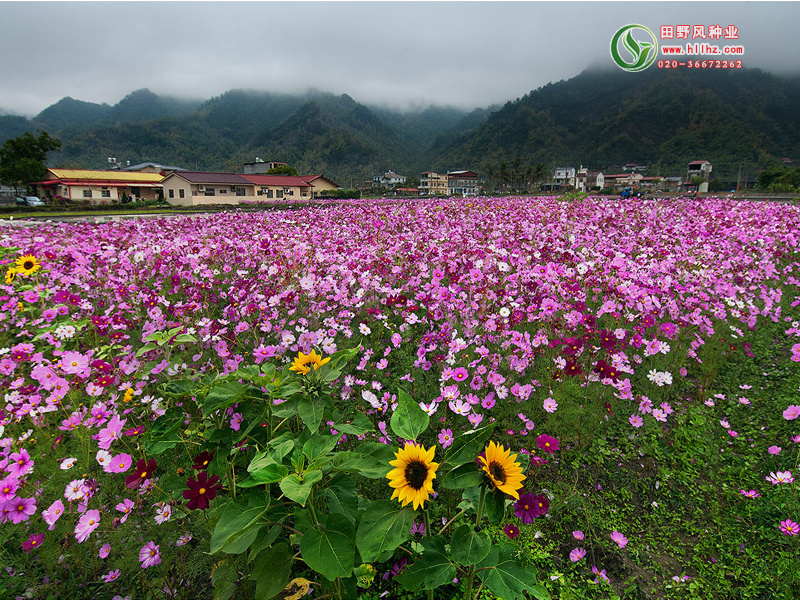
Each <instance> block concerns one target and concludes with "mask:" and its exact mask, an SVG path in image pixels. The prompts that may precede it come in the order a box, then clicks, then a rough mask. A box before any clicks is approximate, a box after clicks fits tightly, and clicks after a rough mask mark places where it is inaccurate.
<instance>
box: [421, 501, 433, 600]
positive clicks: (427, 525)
mask: <svg viewBox="0 0 800 600" xmlns="http://www.w3.org/2000/svg"><path fill="white" fill-rule="evenodd" d="M422 516H423V518H424V519H425V535H426V536H427V535H431V533H432V532H431V520H430V517H429V516H428V509H427V508H426V509H425V510H423V511H422ZM428 600H433V589H429V590H428Z"/></svg>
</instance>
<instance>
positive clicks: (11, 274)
mask: <svg viewBox="0 0 800 600" xmlns="http://www.w3.org/2000/svg"><path fill="white" fill-rule="evenodd" d="M16 278H17V270H16V269H15V268H14V267H11V268H10V269H9V270H8V271H6V277H5V282H6V284H8V285H11V284H12V283H14V280H15V279H16Z"/></svg>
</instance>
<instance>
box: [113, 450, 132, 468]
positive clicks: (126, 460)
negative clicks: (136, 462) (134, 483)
mask: <svg viewBox="0 0 800 600" xmlns="http://www.w3.org/2000/svg"><path fill="white" fill-rule="evenodd" d="M132 463H133V458H131V455H130V454H125V453H124V452H123V453H122V454H117V455H116V456H114V457H112V458H111V460H110V461H109V462H108V471H109V472H110V473H125V472H127V471H128V469H130V468H131V464H132Z"/></svg>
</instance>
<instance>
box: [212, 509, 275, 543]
mask: <svg viewBox="0 0 800 600" xmlns="http://www.w3.org/2000/svg"><path fill="white" fill-rule="evenodd" d="M268 508H269V507H268V506H267V505H261V506H244V505H243V503H242V502H240V501H239V502H237V501H231V502H230V503H228V505H227V506H226V507H225V509H224V510H223V511H222V515H221V516H220V518H219V521H217V525H216V527H214V533H213V534H212V535H211V554H215V553H217V552H219V551H220V550H222V551H224V552H226V553H227V554H241V553H242V552H244V551H245V550H247V548H248V547H250V544H252V543H253V542H254V541H255V539H256V537H257V536H258V532H259V530H260V529H261V528H262V527H263V526H264V524H263V523H261V522H260V520H261V516H262V515H263V514H264V513H265V512H266V511H267V509H268Z"/></svg>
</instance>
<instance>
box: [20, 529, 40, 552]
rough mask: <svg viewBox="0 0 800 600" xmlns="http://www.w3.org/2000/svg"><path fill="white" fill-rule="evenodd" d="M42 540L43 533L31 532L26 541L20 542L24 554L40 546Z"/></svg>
mask: <svg viewBox="0 0 800 600" xmlns="http://www.w3.org/2000/svg"><path fill="white" fill-rule="evenodd" d="M43 541H44V534H43V533H32V534H31V535H30V537H29V538H28V539H27V541H24V542H22V549H23V550H25V553H26V554H29V553H30V551H31V550H33V549H34V548H38V547H39V546H41V545H42V542H43Z"/></svg>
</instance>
